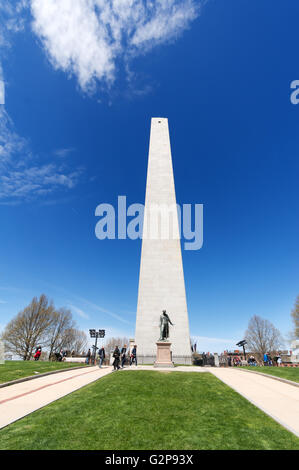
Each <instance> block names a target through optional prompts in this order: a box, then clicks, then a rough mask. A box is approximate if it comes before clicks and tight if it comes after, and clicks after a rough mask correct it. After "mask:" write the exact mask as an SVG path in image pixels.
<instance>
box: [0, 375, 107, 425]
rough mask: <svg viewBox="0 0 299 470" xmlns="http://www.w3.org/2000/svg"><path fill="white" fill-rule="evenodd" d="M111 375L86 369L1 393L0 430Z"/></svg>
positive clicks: (2, 390)
mask: <svg viewBox="0 0 299 470" xmlns="http://www.w3.org/2000/svg"><path fill="white" fill-rule="evenodd" d="M111 372H112V367H103V368H102V369H100V368H99V367H97V366H95V367H88V368H87V369H86V370H84V369H77V370H69V371H66V372H60V373H59V374H54V375H48V376H46V377H40V378H36V379H35V380H29V381H28V382H22V383H19V384H16V385H10V386H9V387H4V388H1V389H0V428H3V427H4V426H7V425H8V424H11V423H13V422H14V421H17V420H18V419H20V418H23V417H24V416H26V415H28V414H30V413H32V412H33V411H36V410H38V409H39V408H42V407H43V406H45V405H48V404H49V403H51V402H53V401H55V400H58V399H59V398H61V397H64V396H65V395H68V394H69V393H72V392H74V391H75V390H78V389H79V388H81V387H84V386H85V385H87V384H90V383H91V382H94V381H95V380H98V379H100V378H101V377H104V376H105V375H107V374H110V373H111Z"/></svg>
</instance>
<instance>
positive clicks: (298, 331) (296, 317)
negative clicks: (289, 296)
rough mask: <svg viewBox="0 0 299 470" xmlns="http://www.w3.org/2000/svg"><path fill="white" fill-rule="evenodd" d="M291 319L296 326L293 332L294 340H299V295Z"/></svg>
mask: <svg viewBox="0 0 299 470" xmlns="http://www.w3.org/2000/svg"><path fill="white" fill-rule="evenodd" d="M291 317H292V320H293V324H294V329H293V331H292V334H291V336H292V339H299V295H298V297H297V299H296V302H295V305H294V308H293V310H292V313H291Z"/></svg>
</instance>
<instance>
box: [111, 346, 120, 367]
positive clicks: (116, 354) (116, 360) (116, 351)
mask: <svg viewBox="0 0 299 470" xmlns="http://www.w3.org/2000/svg"><path fill="white" fill-rule="evenodd" d="M113 357H114V361H113V367H114V370H118V369H119V368H120V367H119V358H120V350H119V349H118V346H115V349H114V352H113Z"/></svg>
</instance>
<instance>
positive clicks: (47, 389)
mask: <svg viewBox="0 0 299 470" xmlns="http://www.w3.org/2000/svg"><path fill="white" fill-rule="evenodd" d="M129 370H155V371H163V372H164V373H171V372H197V373H206V372H210V373H212V374H213V375H215V376H216V377H217V378H218V379H220V380H221V381H222V382H224V383H225V384H227V385H228V386H229V387H231V388H233V389H234V390H235V391H236V392H238V393H240V394H241V395H242V396H244V397H245V398H246V399H247V400H249V401H250V402H251V403H253V404H254V405H255V406H257V407H258V408H260V409H261V410H262V411H264V412H265V413H267V414H268V415H270V416H271V417H272V418H273V419H275V420H276V421H278V422H279V423H280V424H282V425H283V426H284V427H286V428H287V429H288V430H289V431H291V432H293V433H294V434H296V435H297V436H298V437H299V389H298V388H297V387H294V386H293V385H290V384H286V383H283V382H279V381H277V380H273V379H271V377H265V376H263V375H258V374H250V373H246V372H243V371H241V370H238V369H237V368H230V369H229V368H226V369H224V368H216V367H213V368H212V367H205V368H200V367H192V366H179V367H174V368H169V369H168V368H161V369H158V368H154V367H153V366H138V367H136V366H132V367H128V368H125V369H124V371H129ZM111 372H112V367H103V368H102V369H99V367H89V368H88V369H86V370H84V369H77V370H72V371H66V372H60V373H59V374H54V375H49V376H46V377H40V378H38V379H35V380H30V381H28V382H23V383H20V384H16V385H10V386H9V387H4V388H1V389H0V428H3V427H4V426H7V425H8V424H10V423H13V422H14V421H16V420H18V419H20V418H23V417H24V416H26V415H28V414H30V413H32V412H33V411H36V410H38V409H39V408H42V407H43V406H45V405H48V404H49V403H51V402H53V401H55V400H58V399H59V398H61V397H64V396H65V395H68V394H69V393H72V392H74V391H75V390H78V389H79V388H81V387H84V386H85V385H87V384H89V383H92V382H94V381H95V380H98V379H100V378H101V377H104V376H105V375H107V374H110V373H111ZM116 373H123V371H120V372H116Z"/></svg>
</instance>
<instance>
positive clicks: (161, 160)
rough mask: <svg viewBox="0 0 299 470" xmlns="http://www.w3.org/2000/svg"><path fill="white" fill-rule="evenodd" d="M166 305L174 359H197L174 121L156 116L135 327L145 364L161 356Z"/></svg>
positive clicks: (142, 361) (138, 353) (141, 360)
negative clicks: (183, 251)
mask: <svg viewBox="0 0 299 470" xmlns="http://www.w3.org/2000/svg"><path fill="white" fill-rule="evenodd" d="M159 211H160V212H159ZM157 214H159V215H158V216H157ZM162 310H166V312H167V314H168V315H169V317H170V318H171V321H172V323H173V324H174V326H171V327H170V335H169V342H171V351H172V360H173V362H174V363H181V364H191V347H190V333H189V322H188V311H187V303H186V293H185V282H184V273H183V264H182V254H181V243H180V237H179V224H178V214H177V209H176V197H175V187H174V177H173V168H172V158H171V149H170V141H169V131H168V120H167V119H165V118H152V121H151V135H150V148H149V159H148V170H147V184H146V196H145V210H144V226H143V240H142V251H141V264H140V275H139V289H138V305H137V319H136V332H135V343H136V344H137V355H138V362H139V363H143V364H146V363H147V364H148V363H154V362H155V360H156V351H157V346H156V342H157V340H158V339H159V321H160V315H161V313H162Z"/></svg>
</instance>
